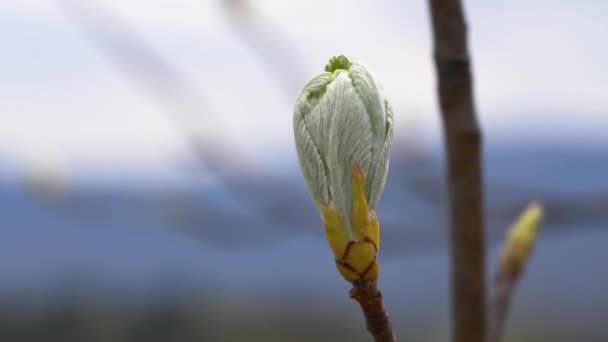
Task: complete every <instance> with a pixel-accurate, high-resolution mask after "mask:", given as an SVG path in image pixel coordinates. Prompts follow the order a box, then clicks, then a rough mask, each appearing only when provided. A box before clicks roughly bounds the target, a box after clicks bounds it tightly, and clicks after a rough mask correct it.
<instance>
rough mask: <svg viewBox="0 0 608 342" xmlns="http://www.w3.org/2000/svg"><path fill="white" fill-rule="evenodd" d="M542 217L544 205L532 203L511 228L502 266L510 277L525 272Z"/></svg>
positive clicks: (502, 257)
mask: <svg viewBox="0 0 608 342" xmlns="http://www.w3.org/2000/svg"><path fill="white" fill-rule="evenodd" d="M542 217H543V208H542V206H541V205H540V204H538V203H532V204H530V205H529V206H528V207H527V208H526V209H525V210H524V212H523V213H522V214H521V215H520V216H519V218H518V219H517V221H515V223H514V224H513V226H511V228H510V229H509V232H508V233H507V237H506V239H505V242H504V245H503V249H502V254H501V258H500V267H501V270H502V271H503V272H505V273H506V274H507V275H509V276H510V277H512V278H516V277H518V276H519V275H520V274H521V272H523V270H524V268H525V266H526V262H527V261H528V258H529V256H530V253H531V251H532V247H534V242H535V240H536V235H537V232H538V227H539V224H540V221H541V220H542Z"/></svg>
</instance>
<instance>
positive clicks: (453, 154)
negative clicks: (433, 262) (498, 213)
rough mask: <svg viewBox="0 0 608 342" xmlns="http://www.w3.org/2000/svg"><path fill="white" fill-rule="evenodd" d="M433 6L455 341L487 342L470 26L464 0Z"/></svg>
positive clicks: (434, 0) (433, 0)
mask: <svg viewBox="0 0 608 342" xmlns="http://www.w3.org/2000/svg"><path fill="white" fill-rule="evenodd" d="M430 10H431V17H432V22H433V35H434V50H435V66H436V69H437V79H438V93H439V102H440V106H441V112H442V118H443V128H444V134H445V137H446V149H447V166H448V171H447V173H448V193H449V202H450V240H451V259H452V286H451V287H452V315H453V321H452V322H453V323H452V325H453V326H452V327H453V341H457V342H482V341H484V339H485V334H486V315H485V307H486V305H485V269H484V266H485V262H484V259H485V258H484V256H485V247H484V240H485V232H484V222H483V190H482V170H481V132H480V129H479V125H478V123H477V118H476V115H475V108H474V104H473V90H472V85H473V82H472V77H471V70H470V61H469V56H468V52H467V39H466V24H465V20H464V14H463V11H462V5H461V3H460V1H459V0H430Z"/></svg>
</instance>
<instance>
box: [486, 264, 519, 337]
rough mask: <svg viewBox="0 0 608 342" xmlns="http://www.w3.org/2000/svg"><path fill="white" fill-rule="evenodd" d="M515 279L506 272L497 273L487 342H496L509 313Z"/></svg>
mask: <svg viewBox="0 0 608 342" xmlns="http://www.w3.org/2000/svg"><path fill="white" fill-rule="evenodd" d="M516 283H517V279H516V278H513V277H512V276H510V275H509V274H507V273H506V272H499V273H498V275H497V277H496V280H495V282H494V299H493V301H492V307H491V309H490V317H489V322H490V331H489V336H488V342H498V341H499V340H500V336H501V335H502V331H503V328H504V325H505V321H506V319H507V315H508V313H509V307H510V303H511V297H513V293H514V292H515V285H516Z"/></svg>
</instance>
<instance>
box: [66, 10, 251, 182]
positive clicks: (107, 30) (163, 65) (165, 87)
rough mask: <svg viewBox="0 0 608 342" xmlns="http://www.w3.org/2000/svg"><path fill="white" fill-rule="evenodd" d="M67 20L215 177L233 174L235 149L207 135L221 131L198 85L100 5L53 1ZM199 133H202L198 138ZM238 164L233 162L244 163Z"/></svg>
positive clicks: (114, 14)
mask: <svg viewBox="0 0 608 342" xmlns="http://www.w3.org/2000/svg"><path fill="white" fill-rule="evenodd" d="M57 3H58V5H59V8H60V9H61V10H62V11H63V13H64V14H65V16H66V18H67V19H68V20H69V21H70V22H71V23H72V24H73V25H74V26H75V27H76V29H78V31H79V32H81V33H82V34H83V35H84V36H85V37H86V38H88V40H89V41H90V42H91V43H93V44H94V46H95V47H97V48H98V49H99V51H100V52H101V53H102V54H103V56H105V57H107V58H108V59H109V60H110V61H111V62H112V63H113V65H114V66H116V67H117V68H118V69H119V70H120V71H121V73H122V74H123V75H125V76H127V80H128V81H130V82H131V83H132V84H133V85H135V86H136V87H137V88H138V89H139V90H141V91H142V92H143V94H145V95H147V96H148V97H149V98H150V99H152V100H153V101H155V102H156V103H158V104H159V105H160V106H161V107H162V108H164V109H165V111H166V112H167V113H168V114H169V118H170V119H172V120H173V121H174V123H175V124H176V125H177V127H178V128H179V129H180V130H181V131H182V132H184V133H185V134H186V137H187V142H188V143H189V144H190V146H191V148H192V150H193V152H195V153H196V155H197V157H198V159H199V160H204V162H205V166H206V167H208V168H210V169H211V171H213V172H218V173H223V172H226V170H227V169H231V167H230V166H229V165H227V162H229V160H228V159H227V158H223V157H222V155H223V154H225V153H226V152H225V151H226V150H227V149H230V150H231V153H233V154H238V152H237V148H236V146H234V143H231V144H228V143H226V141H225V140H224V141H221V142H220V141H218V139H213V138H212V137H211V133H213V132H217V131H218V130H222V131H226V130H225V129H221V128H220V127H222V124H221V122H220V120H218V119H217V115H213V114H211V113H210V112H211V110H210V108H209V105H208V103H207V102H206V101H205V100H204V99H203V96H202V94H201V92H200V91H199V89H198V88H197V86H196V84H195V83H194V82H193V81H192V80H191V79H189V78H188V77H186V76H185V75H184V74H183V73H182V72H181V71H180V70H179V69H178V68H176V67H175V66H174V65H172V64H171V63H170V62H169V61H167V60H166V59H165V58H163V57H162V56H161V55H160V54H158V53H157V52H156V51H155V50H154V48H153V47H152V46H150V45H148V44H147V43H146V41H145V39H144V37H142V36H141V35H140V34H139V33H137V32H136V31H135V30H134V29H133V28H132V27H131V26H130V25H129V24H128V23H127V22H126V21H125V20H123V18H121V17H120V16H119V15H118V14H117V13H115V12H113V11H112V10H111V9H109V8H107V7H105V6H104V5H102V4H101V3H100V2H98V1H94V0H91V1H88V2H87V3H86V4H84V3H82V2H80V1H73V0H57ZM200 130H203V132H201V131H200ZM243 158H244V157H243V156H242V154H240V156H239V158H232V160H242V159H243Z"/></svg>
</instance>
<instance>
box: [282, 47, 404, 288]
mask: <svg viewBox="0 0 608 342" xmlns="http://www.w3.org/2000/svg"><path fill="white" fill-rule="evenodd" d="M294 135H295V142H296V148H297V152H298V160H299V162H300V168H301V170H302V175H303V176H304V182H305V183H306V187H307V188H308V192H309V193H310V196H311V198H312V200H313V202H314V203H315V205H316V206H317V207H318V208H319V210H321V214H322V217H323V222H324V223H325V232H326V237H327V240H328V242H329V245H330V247H331V249H332V251H333V253H334V255H335V257H336V262H337V265H338V270H339V271H340V273H341V274H342V275H343V276H344V277H345V278H346V279H347V280H349V281H355V280H375V279H376V278H377V263H376V255H377V252H378V247H379V228H378V220H377V218H376V214H375V211H374V210H373V208H375V206H376V204H377V203H378V200H379V199H380V196H381V194H382V191H383V189H384V184H385V182H386V176H387V172H388V157H389V152H390V146H391V142H392V138H393V113H392V108H391V106H390V103H389V102H388V100H387V99H386V98H385V97H384V95H383V94H382V90H381V88H380V86H379V85H378V84H377V83H376V81H375V80H374V79H373V77H372V76H371V74H370V73H369V71H368V70H367V68H366V67H365V66H363V65H362V64H361V63H359V62H358V61H356V60H349V59H348V58H346V57H345V56H339V57H334V58H332V59H331V60H330V61H329V63H328V64H327V66H326V67H325V72H323V73H321V74H319V75H317V76H315V77H313V78H312V79H311V80H310V81H308V83H307V84H306V85H305V86H304V89H303V90H302V91H301V92H300V94H299V95H298V99H297V102H296V105H295V110H294ZM370 208H371V209H370Z"/></svg>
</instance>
